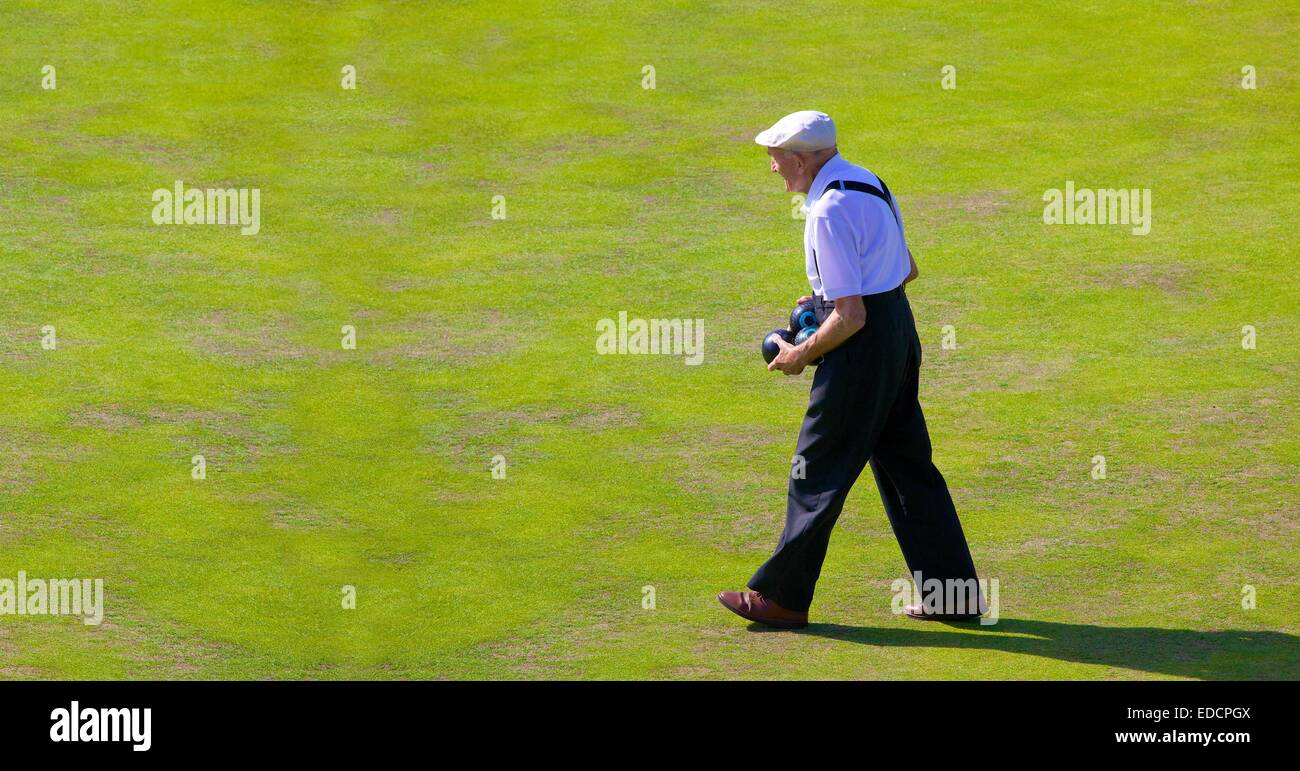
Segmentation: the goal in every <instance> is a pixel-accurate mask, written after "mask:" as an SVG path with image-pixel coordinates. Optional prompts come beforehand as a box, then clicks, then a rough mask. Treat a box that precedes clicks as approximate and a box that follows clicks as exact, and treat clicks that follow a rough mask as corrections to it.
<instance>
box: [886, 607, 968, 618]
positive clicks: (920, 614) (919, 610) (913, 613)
mask: <svg viewBox="0 0 1300 771" xmlns="http://www.w3.org/2000/svg"><path fill="white" fill-rule="evenodd" d="M903 612H905V613H906V614H907V615H908V616H909V617H910V618H914V619H917V620H918V621H978V620H979V617H980V614H979V613H927V612H926V610H925V606H924V605H908V606H907V607H906V608H903Z"/></svg>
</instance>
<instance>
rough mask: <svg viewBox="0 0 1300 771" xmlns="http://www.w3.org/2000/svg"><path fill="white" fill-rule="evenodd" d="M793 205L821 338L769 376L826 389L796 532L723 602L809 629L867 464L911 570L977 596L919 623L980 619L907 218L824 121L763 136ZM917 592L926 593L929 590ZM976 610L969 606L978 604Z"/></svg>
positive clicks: (922, 609) (804, 117) (799, 479)
mask: <svg viewBox="0 0 1300 771" xmlns="http://www.w3.org/2000/svg"><path fill="white" fill-rule="evenodd" d="M754 141H755V142H757V143H758V144H760V145H763V146H764V147H766V148H767V154H768V155H769V156H770V157H771V162H772V171H774V172H776V173H777V174H780V175H781V177H782V178H783V179H784V180H785V189H786V191H787V192H799V193H806V194H807V199H806V201H805V204H804V211H805V213H806V214H807V220H806V223H805V225H804V254H805V262H806V266H807V273H808V282H809V284H811V286H812V292H813V293H812V296H811V297H803V298H800V302H803V301H807V300H811V301H812V302H813V303H814V304H815V306H816V309H817V321H818V323H819V327H818V329H817V332H816V333H815V334H814V335H813V336H812V337H810V338H808V339H807V340H805V341H804V342H802V343H801V344H799V345H791V344H789V343H786V342H785V341H784V340H779V338H778V344H779V345H780V348H781V351H780V353H779V354H778V355H777V356H776V358H775V359H774V360H773V361H772V363H771V364H770V365H769V366H768V369H770V370H780V371H782V372H784V373H786V374H787V375H798V374H799V373H801V372H802V371H803V370H804V368H805V367H807V366H808V365H809V364H810V363H812V362H816V361H817V360H818V359H822V362H821V364H820V365H819V366H818V367H817V372H816V374H815V375H814V377H813V381H812V391H811V394H810V397H809V403H808V411H807V413H806V415H805V416H804V421H803V429H802V430H801V431H800V434H799V443H798V449H797V453H798V455H799V456H801V457H802V458H803V459H804V472H805V473H804V474H802V475H799V474H792V475H791V477H792V478H791V479H790V490H789V496H788V502H787V509H786V520H785V530H784V532H782V533H781V539H780V540H779V541H778V542H777V546H776V552H775V553H774V554H773V555H772V556H771V558H770V559H768V561H767V562H766V563H764V565H763V566H762V567H760V568H759V569H758V572H756V573H755V574H754V575H753V577H752V578H750V579H749V588H750V589H751V590H752V591H747V592H722V593H721V594H719V595H718V600H719V601H720V602H721V603H722V604H723V605H724V606H726V607H727V608H728V609H729V610H731V611H732V612H734V613H736V614H738V615H740V616H743V617H744V618H747V619H749V620H750V621H756V622H758V623H761V624H766V625H769V626H775V627H782V628H798V627H802V626H805V625H806V624H807V623H808V607H809V605H810V604H811V603H812V597H813V587H814V586H815V585H816V583H817V578H818V576H819V575H820V574H821V568H822V562H823V561H824V560H825V558H826V547H827V545H828V543H829V542H830V537H831V528H833V527H834V526H835V521H836V519H837V518H838V517H839V515H840V510H841V509H842V508H843V507H844V499H845V497H846V496H848V494H849V489H850V488H851V487H852V486H853V483H854V482H855V481H856V480H857V478H858V475H859V474H861V473H862V469H863V467H864V466H866V465H867V464H868V463H870V464H871V471H872V473H874V474H875V477H876V485H877V487H879V488H880V497H881V499H882V500H883V501H884V504H885V513H886V514H887V515H888V516H889V522H890V525H892V526H893V529H894V535H895V537H897V539H898V545H899V546H900V547H902V551H903V558H904V559H905V560H906V561H907V566H908V568H909V570H910V571H911V572H912V575H913V577H914V579H918V580H921V581H924V582H925V583H926V584H927V585H930V584H931V582H930V580H929V579H931V578H933V579H938V580H939V581H940V582H944V584H945V585H947V586H952V585H953V584H951V583H949V582H960V583H959V584H956V585H957V586H958V587H964V588H967V589H973V590H974V591H971V592H969V593H968V594H967V596H965V597H963V596H961V595H960V594H951V593H950V594H946V596H947V597H948V598H949V599H950V600H951V599H952V598H953V597H956V600H957V601H956V602H951V601H950V602H948V603H944V602H943V599H944V597H943V596H941V597H940V598H939V602H937V603H936V602H931V600H930V599H929V598H927V600H926V601H925V602H924V603H922V604H917V605H910V606H908V607H907V614H908V615H909V616H912V617H914V618H919V619H940V620H954V621H958V620H972V619H976V618H978V617H979V612H980V610H981V609H982V608H983V604H982V597H980V592H979V590H978V585H977V582H976V580H975V565H974V563H973V562H972V561H971V555H970V550H969V548H967V546H966V537H965V535H964V534H963V533H962V529H961V523H960V522H959V521H958V519H957V511H956V509H955V508H954V507H953V503H952V498H951V497H950V496H949V494H948V487H947V485H946V484H945V483H944V479H943V476H942V475H941V474H940V473H939V470H938V469H937V468H935V466H934V464H933V463H932V462H931V460H930V436H929V433H928V432H927V431H926V427H925V418H924V417H923V416H922V415H921V405H920V403H919V402H918V401H917V385H918V377H919V370H920V366H921V343H920V340H919V339H918V337H917V334H916V322H915V321H914V320H913V319H912V309H911V307H910V306H909V305H908V302H907V295H906V294H904V292H903V286H904V284H906V283H907V282H909V281H911V280H912V279H914V278H916V275H917V268H916V262H915V261H914V260H913V259H912V255H911V252H910V251H909V250H908V248H907V243H906V241H905V240H904V238H903V225H902V218H901V216H900V215H899V211H898V206H897V204H896V203H895V201H894V199H893V196H892V195H890V192H889V188H888V187H886V186H885V183H884V182H883V181H881V179H880V178H879V177H877V176H876V175H875V174H872V173H871V172H870V171H867V170H866V169H864V168H862V167H860V166H855V165H853V164H851V163H849V162H848V161H846V160H844V158H843V157H841V156H840V154H839V151H838V149H837V148H836V145H835V124H834V122H832V121H831V119H830V116H828V115H826V114H825V113H820V112H813V111H804V112H796V113H793V114H791V115H787V116H786V117H784V118H782V119H781V120H779V121H777V123H776V124H775V125H774V126H772V127H771V128H770V129H768V130H767V131H764V132H762V133H761V134H759V135H758V136H757V137H755V140H754ZM921 588H922V587H921V586H920V585H918V586H917V589H918V590H921ZM968 598H969V599H968Z"/></svg>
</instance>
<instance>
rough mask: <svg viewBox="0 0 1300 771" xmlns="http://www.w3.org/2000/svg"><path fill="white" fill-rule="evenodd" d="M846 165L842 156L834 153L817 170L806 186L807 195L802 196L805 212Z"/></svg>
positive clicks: (846, 162)
mask: <svg viewBox="0 0 1300 771" xmlns="http://www.w3.org/2000/svg"><path fill="white" fill-rule="evenodd" d="M847 165H849V162H848V161H846V160H844V156H842V155H840V154H839V153H835V154H834V155H832V156H831V157H830V158H829V159H828V160H827V161H826V163H825V164H824V165H823V166H822V167H821V169H820V170H818V172H817V176H815V177H813V181H812V184H811V185H809V186H808V195H807V196H806V197H805V198H804V204H803V210H804V213H805V214H807V213H808V209H809V208H810V207H811V206H812V205H813V203H814V202H815V201H816V200H817V199H818V198H821V196H822V193H824V192H826V186H827V185H829V184H830V183H831V182H834V181H835V179H836V177H837V175H838V174H839V173H840V172H841V171H843V170H844V167H845V166H847Z"/></svg>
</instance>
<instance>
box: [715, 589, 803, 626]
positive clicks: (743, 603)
mask: <svg viewBox="0 0 1300 771" xmlns="http://www.w3.org/2000/svg"><path fill="white" fill-rule="evenodd" d="M718 602H720V603H722V607H724V608H726V609H727V610H729V611H731V612H732V613H735V614H736V615H737V616H740V617H741V618H747V619H749V620H750V621H756V622H758V623H760V624H767V625H768V626H774V627H777V628H778V629H799V628H801V627H805V626H808V612H807V611H797V610H786V609H785V608H783V607H781V606H780V605H777V604H776V603H775V602H772V601H771V600H769V599H768V598H766V597H764V596H763V595H761V594H759V593H758V592H718Z"/></svg>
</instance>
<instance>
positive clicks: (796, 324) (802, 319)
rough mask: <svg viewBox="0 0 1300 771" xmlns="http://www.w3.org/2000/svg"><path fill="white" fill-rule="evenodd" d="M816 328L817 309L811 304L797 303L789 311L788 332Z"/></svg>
mask: <svg viewBox="0 0 1300 771" xmlns="http://www.w3.org/2000/svg"><path fill="white" fill-rule="evenodd" d="M815 326H817V308H816V306H814V305H813V304H812V303H811V302H806V303H799V304H798V305H796V306H795V307H794V310H792V311H790V331H791V332H798V331H799V330H801V329H807V328H808V327H815Z"/></svg>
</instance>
